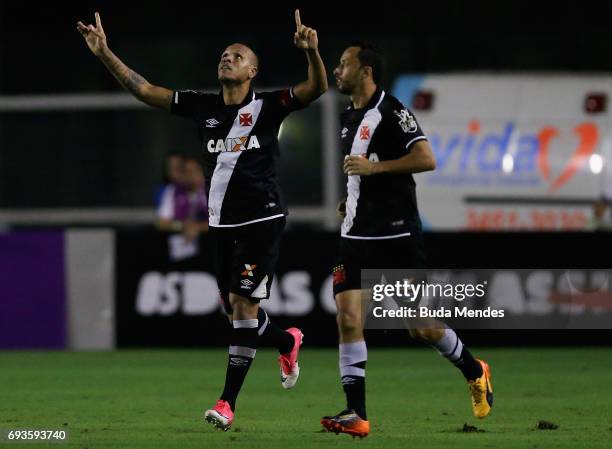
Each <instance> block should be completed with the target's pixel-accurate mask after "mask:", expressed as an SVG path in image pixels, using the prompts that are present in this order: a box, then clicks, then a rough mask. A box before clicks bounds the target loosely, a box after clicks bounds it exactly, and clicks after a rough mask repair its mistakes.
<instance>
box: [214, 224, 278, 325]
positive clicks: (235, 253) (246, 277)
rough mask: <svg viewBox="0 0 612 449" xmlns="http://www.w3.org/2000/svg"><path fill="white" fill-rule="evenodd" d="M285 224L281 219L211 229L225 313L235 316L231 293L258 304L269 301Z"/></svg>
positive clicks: (216, 271) (216, 270) (217, 275)
mask: <svg viewBox="0 0 612 449" xmlns="http://www.w3.org/2000/svg"><path fill="white" fill-rule="evenodd" d="M285 222H286V219H285V217H282V218H275V219H272V220H264V221H260V222H257V223H252V224H248V225H244V226H236V227H211V228H210V234H211V240H212V244H213V247H214V254H215V274H216V277H217V285H218V287H219V293H220V296H221V301H222V303H223V306H224V308H225V311H226V313H228V314H229V313H231V312H232V308H231V305H230V302H229V294H230V292H231V293H234V294H236V295H240V296H243V297H245V298H249V299H250V300H251V301H255V302H258V301H260V300H262V299H267V298H269V297H270V288H271V287H272V280H273V278H274V272H275V271H276V264H277V261H278V254H279V247H280V240H281V234H282V232H283V229H284V227H285Z"/></svg>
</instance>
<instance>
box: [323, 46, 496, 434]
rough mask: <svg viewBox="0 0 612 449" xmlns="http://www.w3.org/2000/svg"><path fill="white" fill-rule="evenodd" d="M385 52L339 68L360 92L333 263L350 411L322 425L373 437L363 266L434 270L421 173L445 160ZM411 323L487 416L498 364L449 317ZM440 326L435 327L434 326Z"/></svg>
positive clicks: (353, 110) (364, 52)
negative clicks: (484, 357)
mask: <svg viewBox="0 0 612 449" xmlns="http://www.w3.org/2000/svg"><path fill="white" fill-rule="evenodd" d="M383 66H384V59H383V56H382V55H381V53H380V52H378V51H377V50H376V49H375V48H374V47H372V46H371V45H368V44H364V43H355V44H353V45H351V46H349V47H348V48H347V49H346V50H345V51H344V53H343V54H342V57H341V59H340V64H339V65H338V67H337V68H336V69H335V70H334V74H335V76H336V80H337V85H338V89H339V90H340V92H341V93H343V94H345V95H349V96H350V100H351V103H350V105H349V107H348V108H347V109H346V110H345V111H344V112H343V113H342V115H341V118H340V122H341V123H340V124H341V126H342V130H341V134H340V141H341V147H342V151H343V153H344V155H345V158H344V172H345V173H346V174H347V175H348V184H347V190H348V192H347V193H348V197H347V200H346V204H345V206H344V207H340V208H339V210H340V211H341V210H342V209H344V214H343V215H345V216H344V221H343V223H342V229H341V239H340V248H339V257H338V261H337V263H336V265H335V266H334V268H333V280H334V296H335V299H336V307H337V323H338V333H339V337H340V342H339V343H340V344H339V352H340V354H339V356H340V357H339V359H340V376H341V379H342V386H343V389H344V392H345V395H346V399H347V408H346V409H345V410H344V411H342V412H340V413H338V414H337V415H335V416H326V417H324V418H323V419H322V420H321V424H322V425H323V426H324V427H325V428H326V429H328V430H330V431H332V432H336V433H339V432H342V433H347V434H350V435H353V436H359V437H365V436H367V435H368V433H369V432H370V423H369V421H368V420H367V415H366V401H365V367H366V361H367V349H366V343H365V340H364V336H363V327H362V313H363V312H362V290H361V270H362V269H367V268H372V269H418V268H425V254H424V249H423V241H422V237H421V221H420V218H419V213H418V209H417V201H416V189H415V187H416V185H415V182H414V179H413V177H412V174H413V173H419V172H425V171H429V170H434V169H435V158H434V155H433V152H432V150H431V147H430V145H429V143H428V141H427V138H426V137H425V135H424V133H423V130H422V129H421V127H420V126H419V124H418V123H417V121H416V119H415V117H414V115H413V114H412V112H411V111H409V110H408V109H407V108H406V107H405V106H404V105H403V104H402V103H401V102H400V101H399V100H397V99H396V98H394V97H392V96H391V95H389V94H388V93H386V92H385V91H384V90H383V89H382V88H381V87H380V86H379V83H380V79H381V77H382V71H383ZM433 324H434V325H433V326H429V325H428V326H426V327H427V328H421V327H419V328H411V329H410V334H411V335H412V336H413V337H414V338H417V339H419V340H421V341H424V342H425V343H428V344H430V345H431V346H433V347H434V348H436V349H437V350H438V351H439V352H440V354H442V355H443V356H444V357H446V358H447V359H448V360H449V361H450V362H452V363H453V364H454V365H455V366H456V367H457V368H459V369H460V370H461V372H462V373H463V375H464V377H465V378H466V380H467V382H468V385H469V389H470V392H471V397H472V408H473V412H474V414H475V415H476V416H477V417H479V418H484V417H485V416H487V415H488V414H489V412H490V410H491V406H492V404H493V391H492V386H491V381H490V373H489V367H488V365H487V364H486V363H485V362H483V361H481V360H477V359H475V358H474V357H472V355H471V354H470V352H469V351H468V350H467V348H466V347H465V346H464V345H463V344H462V342H461V340H460V339H459V338H458V336H457V334H456V333H455V332H454V331H453V330H452V329H449V328H447V327H445V326H444V325H443V324H442V323H439V322H435V323H433ZM429 327H431V328H429Z"/></svg>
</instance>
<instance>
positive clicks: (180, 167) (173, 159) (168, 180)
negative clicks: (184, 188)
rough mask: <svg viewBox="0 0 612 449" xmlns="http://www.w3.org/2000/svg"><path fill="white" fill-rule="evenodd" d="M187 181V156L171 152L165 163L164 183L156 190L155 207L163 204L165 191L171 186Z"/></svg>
mask: <svg viewBox="0 0 612 449" xmlns="http://www.w3.org/2000/svg"><path fill="white" fill-rule="evenodd" d="M184 183H185V158H184V156H183V155H182V154H180V153H170V154H169V155H168V156H167V157H166V161H165V163H164V183H163V184H162V185H160V186H158V188H157V190H156V191H155V207H156V208H158V207H159V206H160V204H161V200H162V197H163V196H164V191H165V190H166V188H168V187H169V186H173V185H182V184H184Z"/></svg>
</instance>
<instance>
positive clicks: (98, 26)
mask: <svg viewBox="0 0 612 449" xmlns="http://www.w3.org/2000/svg"><path fill="white" fill-rule="evenodd" d="M95 16H96V28H102V21H101V20H100V13H99V12H97V13H95Z"/></svg>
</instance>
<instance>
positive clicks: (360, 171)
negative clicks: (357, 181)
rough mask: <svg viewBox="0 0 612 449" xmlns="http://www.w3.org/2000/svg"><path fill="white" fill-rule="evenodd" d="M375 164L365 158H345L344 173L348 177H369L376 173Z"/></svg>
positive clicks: (354, 156) (353, 156)
mask: <svg viewBox="0 0 612 449" xmlns="http://www.w3.org/2000/svg"><path fill="white" fill-rule="evenodd" d="M375 165H376V163H375V162H371V161H370V160H369V159H368V158H367V157H365V156H361V155H359V156H356V155H351V156H345V158H344V173H346V174H347V175H349V176H354V175H357V176H370V175H373V174H374V173H376V167H375Z"/></svg>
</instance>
